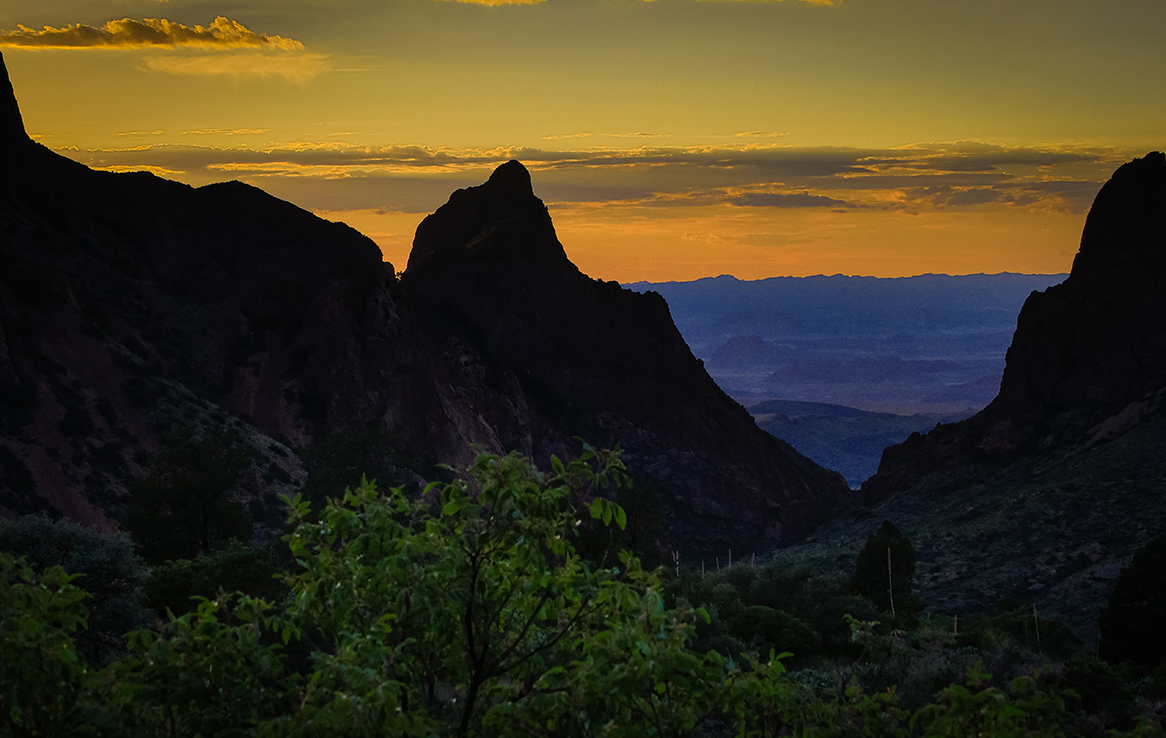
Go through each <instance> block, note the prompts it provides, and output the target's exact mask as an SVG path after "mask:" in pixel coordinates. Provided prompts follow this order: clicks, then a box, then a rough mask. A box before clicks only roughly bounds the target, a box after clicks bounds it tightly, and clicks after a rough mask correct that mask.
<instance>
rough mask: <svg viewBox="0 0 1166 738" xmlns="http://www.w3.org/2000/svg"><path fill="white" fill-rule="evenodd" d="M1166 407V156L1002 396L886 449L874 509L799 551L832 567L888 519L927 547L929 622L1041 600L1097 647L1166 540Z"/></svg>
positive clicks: (1008, 372) (1111, 201)
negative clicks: (1118, 595) (1118, 592)
mask: <svg viewBox="0 0 1166 738" xmlns="http://www.w3.org/2000/svg"><path fill="white" fill-rule="evenodd" d="M1163 397H1166V156H1164V155H1163V154H1161V153H1152V154H1149V155H1147V156H1146V157H1144V158H1142V159H1136V160H1134V161H1133V162H1130V163H1128V164H1125V165H1123V166H1122V167H1121V168H1120V169H1118V170H1117V171H1116V172H1115V173H1114V175H1113V177H1112V179H1110V181H1109V182H1108V183H1106V185H1105V186H1104V187H1103V188H1102V190H1101V192H1100V193H1099V194H1098V196H1097V199H1096V201H1095V202H1094V205H1093V208H1092V210H1091V211H1090V213H1089V216H1088V219H1087V221H1086V225H1085V230H1084V233H1083V235H1082V238H1081V248H1080V251H1079V252H1078V254H1077V257H1076V259H1075V261H1074V264H1073V270H1072V273H1071V274H1070V275H1069V278H1068V279H1066V280H1065V281H1064V282H1063V283H1062V284H1060V285H1057V286H1055V287H1051V288H1049V289H1048V290H1046V291H1045V292H1038V293H1034V294H1033V295H1032V296H1031V297H1030V298H1029V299H1028V301H1027V302H1026V303H1025V306H1024V309H1023V310H1022V311H1021V313H1020V317H1019V319H1018V324H1017V329H1016V336H1015V338H1014V339H1013V343H1012V346H1011V348H1009V350H1008V363H1007V367H1006V369H1005V372H1004V378H1003V381H1002V383H1001V388H1000V393H999V395H998V396H997V397H996V399H995V400H993V402H992V403H991V404H990V405H989V406H988V407H986V408H985V409H984V410H983V411H981V412H980V413H978V414H976V415H975V416H973V417H971V418H969V419H967V420H964V421H962V422H959V423H954V424H950V425H943V426H940V427H937V428H935V429H933V430H931V431H930V432H929V433H927V434H926V435H919V434H914V435H912V436H911V437H910V438H908V439H907V440H905V441H904V442H903V443H901V444H899V445H897V446H892V447H890V448H888V449H887V450H886V452H885V453H884V454H883V458H882V462H881V464H880V466H879V471H878V473H877V474H876V475H875V476H874V477H872V478H871V479H870V480H868V481H867V482H866V483H865V484H864V485H863V488H862V493H863V504H862V505H861V506H858V507H856V508H855V509H854V510H852V511H851V512H849V513H848V514H846V515H844V516H840V517H839V518H837V519H835V520H834V521H832V522H831V523H830V524H829V526H827V527H825V528H823V529H820V530H819V531H818V532H817V533H816V534H815V536H814V539H813V540H812V541H810V542H808V543H807V544H806V545H804V546H801V547H799V548H798V549H797V551H798V555H804V556H805V557H807V560H811V561H814V562H817V564H819V565H822V566H826V567H828V566H829V561H830V560H832V559H834V558H838V557H842V556H845V555H847V554H849V553H850V552H853V551H854V550H855V546H856V540H858V537H860V536H861V535H862V534H865V533H867V532H869V531H871V530H873V529H874V528H875V527H877V526H878V525H879V522H880V521H882V520H884V519H889V520H891V521H892V522H894V523H895V524H896V525H898V526H899V527H900V528H901V529H902V531H903V533H904V534H905V535H906V536H907V537H908V538H910V539H911V540H913V541H914V542H915V545H916V548H917V550H918V552H919V557H918V558H919V570H918V571H917V573H916V586H917V587H918V590H919V593H920V596H921V597H922V599H923V601H924V603H925V605H926V607H927V608H928V609H929V611H930V612H934V613H945V614H949V615H957V614H963V613H969V612H977V611H979V612H982V611H985V610H990V609H992V608H994V607H998V606H1000V605H1002V604H1005V603H1026V604H1035V605H1036V606H1037V607H1039V608H1041V610H1042V611H1044V612H1047V613H1050V614H1056V615H1057V616H1059V617H1062V618H1064V619H1065V620H1066V621H1067V622H1069V623H1071V624H1072V625H1073V627H1074V629H1075V630H1076V632H1077V633H1078V634H1079V635H1080V636H1081V637H1082V638H1083V639H1085V640H1086V641H1093V642H1096V639H1097V631H1096V623H1097V618H1098V615H1099V612H1100V610H1101V608H1102V606H1103V605H1104V604H1105V602H1106V599H1107V598H1108V597H1109V594H1110V592H1112V591H1113V585H1114V581H1115V579H1116V577H1117V576H1118V573H1119V572H1120V571H1121V569H1122V567H1123V566H1125V565H1126V564H1127V563H1128V562H1129V561H1130V559H1131V556H1132V555H1133V554H1134V552H1135V551H1137V550H1138V549H1139V548H1141V547H1142V546H1144V545H1145V544H1146V543H1147V542H1149V541H1150V540H1151V539H1154V538H1156V537H1157V536H1160V535H1163V534H1166V515H1163V512H1166V511H1164V510H1163V508H1162V505H1163V499H1166V497H1164V495H1163V491H1164V490H1166V464H1164V462H1163V455H1162V452H1161V450H1162V448H1163V444H1164V443H1166V412H1164V411H1166V405H1164V404H1163V402H1162V399H1163ZM856 534H858V535H857V536H856ZM1103 645H1104V644H1103Z"/></svg>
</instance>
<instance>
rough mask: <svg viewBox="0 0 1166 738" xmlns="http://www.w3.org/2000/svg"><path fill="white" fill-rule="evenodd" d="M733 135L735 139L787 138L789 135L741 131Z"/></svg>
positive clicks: (773, 132)
mask: <svg viewBox="0 0 1166 738" xmlns="http://www.w3.org/2000/svg"><path fill="white" fill-rule="evenodd" d="M733 135H734V136H736V137H737V138H781V137H782V136H788V135H789V133H788V132H786V133H779V132H778V131H741V132H740V133H734V134H733Z"/></svg>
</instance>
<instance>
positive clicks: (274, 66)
mask: <svg viewBox="0 0 1166 738" xmlns="http://www.w3.org/2000/svg"><path fill="white" fill-rule="evenodd" d="M141 65H142V67H144V68H145V69H148V70H150V71H152V72H161V73H164V74H174V75H181V76H199V77H236V78H242V77H282V78H284V79H286V80H287V81H288V82H294V83H297V84H304V83H307V82H310V81H311V80H312V79H314V78H315V77H317V76H318V75H320V74H323V73H324V72H327V71H329V57H328V55H327V54H262V53H252V54H227V55H218V54H217V55H213V56H148V57H146V58H144V59H142V60H141Z"/></svg>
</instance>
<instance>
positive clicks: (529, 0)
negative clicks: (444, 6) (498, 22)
mask: <svg viewBox="0 0 1166 738" xmlns="http://www.w3.org/2000/svg"><path fill="white" fill-rule="evenodd" d="M444 1H445V2H451V1H452V2H459V3H467V4H469V5H488V6H491V7H494V6H498V5H538V4H539V3H543V2H546V0H444Z"/></svg>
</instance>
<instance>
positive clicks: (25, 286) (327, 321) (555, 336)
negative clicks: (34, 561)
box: [0, 60, 845, 550]
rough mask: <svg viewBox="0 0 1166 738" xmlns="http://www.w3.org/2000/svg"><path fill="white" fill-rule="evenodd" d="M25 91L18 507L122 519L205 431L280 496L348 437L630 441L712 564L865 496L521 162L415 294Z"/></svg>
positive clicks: (329, 234)
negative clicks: (35, 120)
mask: <svg viewBox="0 0 1166 738" xmlns="http://www.w3.org/2000/svg"><path fill="white" fill-rule="evenodd" d="M0 61H2V60H0ZM2 68H3V67H2V63H0V69H2ZM4 77H5V79H6V77H7V72H4ZM8 88H9V85H7V84H3V83H0V132H2V133H3V135H2V136H0V157H2V158H0V167H2V169H0V404H2V408H0V410H2V412H0V512H6V513H7V514H16V513H22V512H28V511H32V510H37V509H40V510H45V511H46V512H49V513H51V514H54V515H60V514H63V515H67V516H69V517H71V518H74V519H77V520H80V521H82V522H86V523H93V524H97V525H100V526H102V527H112V526H114V525H115V524H116V519H117V517H118V516H119V515H120V514H121V511H122V510H123V508H124V505H125V502H126V499H127V498H126V495H127V491H126V483H127V480H128V479H130V478H131V477H132V476H133V475H135V474H139V473H141V471H142V470H143V468H144V467H145V465H147V464H148V463H149V459H150V455H151V453H152V452H153V451H154V450H155V449H156V448H157V446H158V444H159V442H160V440H161V439H163V438H164V437H165V436H166V435H167V434H168V433H169V432H170V431H171V430H172V429H175V428H179V427H182V426H188V425H193V426H197V427H201V428H216V427H222V426H229V427H232V428H234V429H235V430H236V431H237V432H238V433H239V434H240V436H241V437H242V438H243V440H244V441H245V442H247V443H248V444H250V445H251V446H252V448H253V449H254V458H255V467H254V470H253V471H254V475H255V477H256V479H255V480H254V482H255V484H256V485H257V486H260V487H265V488H266V489H267V492H268V497H269V498H270V499H271V501H272V502H274V501H275V495H276V494H277V493H281V492H289V491H292V490H293V489H294V488H295V487H296V486H297V485H298V482H299V480H300V479H302V477H303V467H302V464H301V463H300V461H299V459H298V458H297V453H298V449H300V448H302V447H304V446H306V445H308V444H310V443H312V442H314V441H316V440H319V439H321V438H323V437H325V436H328V435H330V434H332V433H335V432H336V431H345V430H362V429H367V428H370V427H377V428H386V429H388V430H389V431H390V433H391V436H392V437H393V438H394V439H396V441H395V442H396V443H397V444H398V445H399V447H400V451H401V452H402V454H403V455H405V456H408V457H411V458H413V459H420V460H430V461H435V460H441V461H446V462H451V463H461V462H465V461H468V460H469V459H470V458H471V457H472V455H473V454H474V453H475V449H476V448H486V449H489V450H493V451H506V450H511V449H517V450H520V451H524V452H526V453H530V454H534V455H536V456H537V457H538V458H539V460H540V461H545V460H546V456H547V454H549V453H550V452H552V451H553V452H556V453H559V454H561V455H565V454H575V453H577V452H578V446H577V444H576V443H575V442H574V441H573V440H572V436H574V435H581V436H584V437H586V438H587V439H588V440H590V441H591V442H592V443H595V444H609V443H615V442H623V443H624V445H625V446H626V447H627V448H628V449H629V461H630V462H631V464H632V466H633V468H639V469H640V470H641V471H642V472H643V473H644V474H645V475H646V478H648V479H652V480H656V482H657V487H658V488H659V490H660V492H659V493H660V494H661V495H662V499H663V502H664V504H666V505H667V506H668V510H669V512H670V518H671V520H672V521H673V522H674V524H675V527H674V529H673V530H672V531H671V532H670V533H669V534H667V535H666V538H668V540H667V541H662V543H664V544H665V545H669V546H678V547H684V548H686V549H691V550H695V549H700V548H702V547H707V548H708V549H709V550H714V549H715V550H720V548H722V547H723V548H725V549H727V548H729V547H734V548H737V549H738V550H746V549H747V548H750V547H753V546H758V547H760V546H761V545H763V544H766V545H768V544H772V543H775V542H778V541H784V540H790V539H791V538H795V537H797V536H799V535H801V534H803V533H804V532H805V531H806V530H808V529H809V528H810V527H811V526H812V525H814V524H815V523H817V522H818V521H820V520H822V519H823V518H824V517H825V516H826V515H827V514H828V513H829V511H830V510H831V508H832V506H833V503H834V499H835V497H836V496H837V494H838V493H839V491H840V490H841V491H844V490H845V487H844V486H843V485H842V483H841V480H840V478H838V477H837V476H836V475H833V474H832V473H829V472H826V471H825V470H822V469H820V468H818V467H816V466H815V465H813V464H812V463H811V462H809V461H807V460H805V459H803V458H801V457H798V456H796V454H793V453H792V452H791V451H790V450H789V449H788V448H787V447H784V446H783V445H782V444H780V443H779V442H776V441H771V440H768V438H767V437H766V436H765V434H764V433H762V432H761V431H759V430H758V429H756V427H755V426H754V425H753V424H752V420H751V419H750V418H749V416H748V414H747V413H745V411H744V410H743V409H741V408H740V407H738V406H736V405H734V404H733V403H732V402H731V401H729V400H727V398H725V397H724V396H723V395H722V394H720V393H719V391H718V390H716V388H715V386H714V385H713V384H712V381H711V380H710V379H709V378H708V377H707V375H705V374H704V373H703V370H702V369H701V368H700V365H699V363H698V362H697V361H696V360H695V359H693V358H692V356H691V354H690V353H689V352H688V350H687V347H686V346H685V345H684V343H683V341H682V340H681V339H680V337H679V334H678V333H677V332H676V330H675V327H674V326H673V325H672V323H671V320H670V318H669V315H668V310H667V306H666V305H665V304H664V302H663V300H662V299H660V298H659V297H658V296H656V297H643V296H640V295H633V294H631V293H626V294H625V293H624V292H623V291H622V290H620V288H619V287H618V285H615V284H606V285H605V284H601V283H596V282H593V281H592V280H590V279H588V278H587V277H585V276H583V275H582V274H580V273H579V272H578V270H577V269H575V267H574V266H573V265H572V264H571V263H570V261H569V260H568V259H567V257H566V254H565V252H564V251H563V249H562V246H561V245H560V244H559V243H558V241H557V239H556V238H555V236H554V228H553V226H552V225H551V223H550V218H549V215H547V212H546V209H545V207H543V206H542V203H541V202H539V201H538V199H537V198H535V197H534V195H533V192H532V190H531V184H530V179H529V175H528V174H527V173H526V171H525V169H523V168H522V166H521V165H519V164H517V163H513V164H509V165H505V166H503V167H501V168H500V169H499V171H498V172H497V173H496V174H495V175H494V177H492V178H491V180H490V182H489V183H487V184H486V185H484V186H483V187H481V188H473V189H471V190H466V191H461V192H458V193H455V194H454V195H453V197H452V198H451V202H450V204H449V205H447V206H446V207H445V208H443V209H442V210H441V211H439V213H437V214H435V215H434V216H432V217H431V218H430V219H428V220H427V221H426V223H425V224H423V226H422V228H421V229H419V233H418V240H417V243H418V248H417V250H416V251H415V253H414V255H413V257H412V258H411V260H410V268H409V270H408V274H409V278H408V280H407V281H406V285H402V284H401V283H399V282H398V281H397V279H396V277H395V276H394V269H393V266H392V265H391V264H386V263H383V262H382V257H381V254H380V251H379V249H378V248H377V247H376V245H375V244H374V243H373V242H372V241H370V240H369V239H367V238H365V237H364V236H362V235H361V234H359V233H357V232H356V231H354V230H352V229H351V228H349V227H347V226H345V225H343V224H337V223H329V222H327V221H324V220H321V219H319V218H316V217H315V216H313V215H311V214H310V213H308V212H305V211H303V210H300V209H299V208H296V207H294V206H292V205H290V204H288V203H286V202H282V201H280V200H277V199H276V198H273V197H271V196H269V195H267V194H266V193H264V192H262V191H260V190H257V189H255V188H252V187H249V186H247V185H244V184H240V183H238V182H229V183H224V184H217V185H210V186H207V187H201V188H197V189H196V188H191V187H188V186H185V185H182V184H178V183H175V182H169V181H166V180H162V179H159V178H157V177H154V176H152V175H150V174H146V173H133V174H115V173H110V172H98V171H92V170H89V169H87V168H85V167H83V166H81V165H79V164H77V163H75V162H72V161H69V160H67V159H64V158H62V157H60V156H58V155H56V154H53V153H52V152H50V151H48V150H47V149H45V148H44V147H42V146H40V145H38V144H35V143H33V142H32V141H31V140H30V139H29V138H28V136H27V135H26V133H25V131H24V128H23V124H22V122H21V119H20V114H19V109H18V107H17V105H16V102H15V98H14V97H13V96H12V95H11V94H6V91H7V89H8ZM451 245H456V247H457V248H459V249H463V250H464V251H466V253H468V254H470V258H468V259H467V258H466V256H465V254H461V255H458V254H455V253H453V252H452V251H451V248H452V247H451ZM475 260H476V261H475ZM451 296H452V297H451ZM459 300H460V301H459ZM276 467H278V468H276ZM261 477H262V479H261ZM280 479H282V480H283V481H282V482H281V481H279V480H280Z"/></svg>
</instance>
